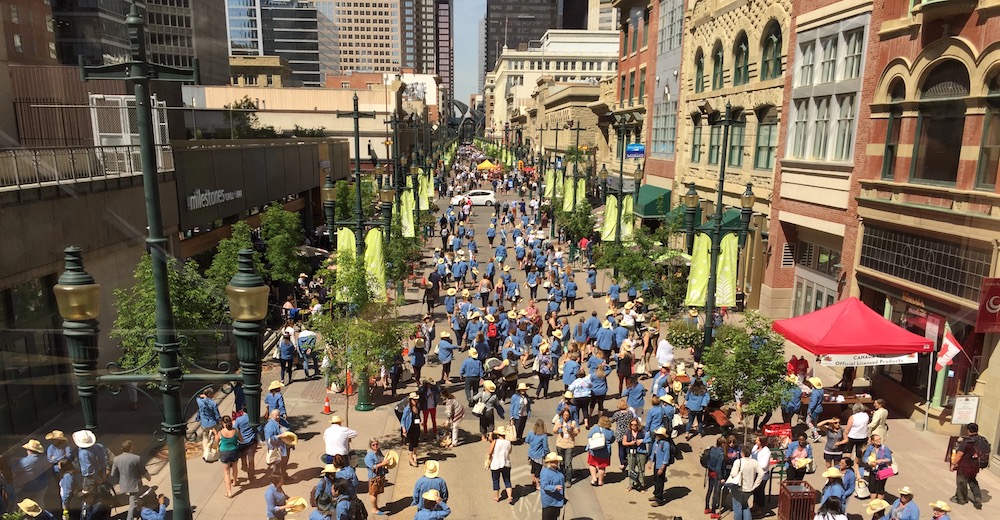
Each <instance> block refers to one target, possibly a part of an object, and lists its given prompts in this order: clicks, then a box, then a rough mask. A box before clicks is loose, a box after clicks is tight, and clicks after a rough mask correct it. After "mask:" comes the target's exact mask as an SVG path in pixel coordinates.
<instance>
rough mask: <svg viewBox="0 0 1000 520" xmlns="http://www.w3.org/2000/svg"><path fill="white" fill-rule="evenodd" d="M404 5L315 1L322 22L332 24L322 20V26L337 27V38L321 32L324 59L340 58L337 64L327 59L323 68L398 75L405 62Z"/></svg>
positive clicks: (393, 0) (392, 1)
mask: <svg viewBox="0 0 1000 520" xmlns="http://www.w3.org/2000/svg"><path fill="white" fill-rule="evenodd" d="M403 1H405V0H403ZM401 3H403V2H401V1H400V0H389V1H382V2H361V1H356V0H336V1H333V0H316V4H317V7H318V9H319V10H320V12H321V13H322V14H321V20H322V19H324V18H325V19H326V20H329V21H326V20H322V23H324V24H330V25H333V26H336V34H330V33H329V32H328V31H327V30H326V29H323V30H321V34H320V42H321V44H322V45H321V55H322V54H323V53H327V56H331V57H332V55H333V54H335V55H336V56H338V58H337V60H336V61H334V60H332V59H329V58H324V60H323V64H322V66H323V67H324V68H325V69H329V70H335V69H339V73H343V72H345V71H349V70H353V71H359V72H399V68H400V66H401V65H402V61H403V60H402V55H401V53H402V49H401V48H400V41H401V38H400V7H401V5H400V4H401ZM324 42H325V43H324Z"/></svg>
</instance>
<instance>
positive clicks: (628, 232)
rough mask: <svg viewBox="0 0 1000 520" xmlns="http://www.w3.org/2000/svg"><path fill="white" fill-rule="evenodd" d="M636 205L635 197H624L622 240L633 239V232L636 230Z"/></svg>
mask: <svg viewBox="0 0 1000 520" xmlns="http://www.w3.org/2000/svg"><path fill="white" fill-rule="evenodd" d="M634 207H635V199H633V198H632V196H631V195H626V196H625V197H623V198H622V240H623V241H624V240H626V239H627V240H632V233H633V232H634V231H635V215H633V214H632V209H633V208H634Z"/></svg>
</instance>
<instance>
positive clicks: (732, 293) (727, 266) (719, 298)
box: [715, 233, 740, 307]
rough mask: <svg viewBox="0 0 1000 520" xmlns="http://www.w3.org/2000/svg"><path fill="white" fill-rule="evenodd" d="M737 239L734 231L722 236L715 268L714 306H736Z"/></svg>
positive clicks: (738, 247)
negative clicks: (717, 262)
mask: <svg viewBox="0 0 1000 520" xmlns="http://www.w3.org/2000/svg"><path fill="white" fill-rule="evenodd" d="M739 250H740V246H739V239H738V238H737V237H736V233H726V234H725V235H724V236H723V237H722V244H721V247H720V251H719V264H718V266H717V268H716V270H715V281H716V283H715V306H716V307H735V306H736V264H737V262H739Z"/></svg>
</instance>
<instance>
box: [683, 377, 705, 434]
mask: <svg viewBox="0 0 1000 520" xmlns="http://www.w3.org/2000/svg"><path fill="white" fill-rule="evenodd" d="M708 399H709V393H708V388H706V387H705V384H704V383H702V382H701V380H700V379H697V380H695V381H694V382H693V383H691V386H690V387H688V391H687V395H686V396H685V401H684V406H686V407H687V409H688V422H687V426H686V427H685V428H684V430H685V431H686V432H687V438H688V440H691V437H694V434H693V433H691V428H692V427H693V426H694V422H695V420H697V421H698V435H702V436H704V435H705V408H706V407H707V406H708Z"/></svg>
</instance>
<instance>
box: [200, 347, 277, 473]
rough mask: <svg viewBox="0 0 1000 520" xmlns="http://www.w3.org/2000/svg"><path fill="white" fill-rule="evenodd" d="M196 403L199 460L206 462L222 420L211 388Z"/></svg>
mask: <svg viewBox="0 0 1000 520" xmlns="http://www.w3.org/2000/svg"><path fill="white" fill-rule="evenodd" d="M292 348H293V349H294V348H295V347H294V346H293V347H292ZM197 401H198V421H199V424H200V425H201V447H202V455H201V458H202V459H204V460H206V461H207V460H208V453H209V450H210V449H211V446H212V441H213V440H215V436H214V433H215V430H217V429H218V428H219V421H221V420H222V416H221V415H219V405H218V404H217V403H216V402H215V399H212V389H211V388H206V389H205V390H203V391H202V392H201V393H200V394H198V397H197Z"/></svg>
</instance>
